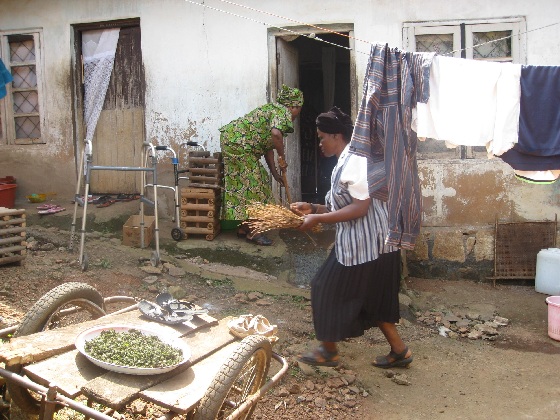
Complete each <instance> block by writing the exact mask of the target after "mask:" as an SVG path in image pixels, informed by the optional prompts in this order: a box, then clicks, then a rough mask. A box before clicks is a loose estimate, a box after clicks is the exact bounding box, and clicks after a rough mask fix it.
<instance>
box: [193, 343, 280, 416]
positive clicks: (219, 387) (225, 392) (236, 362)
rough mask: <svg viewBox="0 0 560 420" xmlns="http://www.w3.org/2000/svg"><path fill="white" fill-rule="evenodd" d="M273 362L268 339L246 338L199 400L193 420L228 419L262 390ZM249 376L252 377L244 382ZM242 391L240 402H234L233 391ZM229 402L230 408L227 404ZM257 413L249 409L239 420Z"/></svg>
mask: <svg viewBox="0 0 560 420" xmlns="http://www.w3.org/2000/svg"><path fill="white" fill-rule="evenodd" d="M271 358H272V345H271V344H270V341H268V339H267V338H266V337H263V336H259V335H250V336H248V337H245V338H244V339H243V340H242V341H241V342H240V343H239V346H238V347H237V349H236V350H235V351H234V352H233V354H232V355H231V356H230V357H229V358H228V359H227V360H226V361H225V362H224V364H223V365H222V367H221V368H220V371H219V372H218V374H217V375H216V376H215V377H214V379H213V381H212V383H211V384H210V386H209V387H208V390H207V391H206V393H205V394H204V397H202V399H201V400H200V403H199V405H198V407H197V409H196V412H195V414H194V419H195V420H210V419H223V418H226V417H227V416H228V415H229V414H230V413H231V412H233V411H234V410H235V408H236V407H238V406H239V405H241V404H242V403H243V402H244V401H245V400H246V399H247V398H248V397H249V396H250V395H252V394H254V393H255V392H257V391H258V390H259V389H260V388H261V387H262V386H263V384H264V383H265V381H266V375H267V374H268V369H269V368H270V360H271ZM247 373H249V374H250V376H249V377H248V378H244V375H246V374H247ZM245 379H248V382H247V383H243V380H245ZM240 381H241V385H242V386H241V387H239V386H236V385H239V384H240ZM239 388H241V390H242V392H241V396H240V398H239V399H237V398H234V397H235V395H234V394H232V391H233V392H234V393H235V392H238V390H239ZM228 397H230V398H228ZM226 400H228V403H229V405H228V404H225V402H226ZM254 409H255V405H253V406H252V407H249V408H248V409H247V410H246V411H245V412H244V413H243V415H242V416H241V417H240V418H242V419H248V418H250V417H251V415H252V414H253V411H254ZM228 410H229V411H228Z"/></svg>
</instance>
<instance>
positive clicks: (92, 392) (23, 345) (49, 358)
mask: <svg viewBox="0 0 560 420" xmlns="http://www.w3.org/2000/svg"><path fill="white" fill-rule="evenodd" d="M229 319H231V317H228V318H224V319H222V320H220V321H218V320H216V319H215V318H213V317H211V316H208V315H197V316H195V317H194V319H193V320H192V321H190V322H186V323H183V324H178V325H164V324H160V323H157V322H153V321H149V320H147V319H146V318H145V317H143V316H142V314H141V313H140V311H138V310H136V309H134V310H131V311H129V312H125V313H120V314H114V315H111V314H110V315H107V316H104V317H102V318H99V319H97V320H92V321H87V322H84V323H80V324H75V325H71V326H68V327H64V328H60V329H56V330H47V331H44V332H40V333H36V334H32V335H28V336H24V337H17V338H14V339H12V340H11V341H10V342H9V343H6V344H4V345H0V362H3V363H4V364H5V366H6V367H9V366H13V365H22V366H23V371H22V374H23V373H24V374H25V375H26V376H27V377H28V378H29V379H31V380H32V381H33V382H34V383H36V384H39V385H42V386H44V387H46V388H51V389H52V388H53V387H56V391H58V393H59V394H62V395H63V396H65V397H67V398H68V399H71V400H74V399H75V398H76V397H78V396H85V397H87V398H88V399H89V400H92V401H95V402H97V403H100V404H102V405H103V406H106V407H109V408H112V409H114V410H120V409H122V408H123V407H124V406H125V405H126V404H128V403H130V402H132V401H133V400H135V399H138V398H141V399H143V400H146V401H150V402H153V403H155V404H157V405H159V406H161V407H164V408H167V409H169V410H171V411H173V412H176V413H179V414H186V413H189V412H191V411H192V410H193V408H194V407H195V406H196V405H197V404H198V402H199V401H200V399H201V398H202V397H203V396H204V393H205V392H206V390H207V389H208V387H209V385H210V383H211V382H212V380H213V378H214V376H215V375H216V373H217V372H218V370H219V369H220V367H221V366H222V363H223V362H224V361H225V359H226V358H227V357H228V356H229V355H230V354H232V352H233V351H234V350H235V349H236V347H237V346H238V339H236V337H234V336H233V335H231V334H230V332H229V329H228V327H227V322H228V321H229ZM106 324H127V325H132V326H138V327H144V328H150V329H152V330H157V331H162V332H165V333H166V334H169V335H170V336H171V337H176V338H178V339H180V340H182V341H185V342H186V343H187V344H188V345H189V346H190V348H191V351H192V356H191V358H190V360H189V361H188V362H187V363H185V364H183V365H181V366H179V367H178V368H176V369H174V370H172V371H171V372H167V373H163V374H159V375H150V376H136V375H126V374H121V373H117V372H109V371H107V370H104V369H102V368H100V367H97V366H96V365H94V364H93V363H91V362H90V361H89V360H87V358H85V357H84V356H83V355H82V354H81V353H79V352H78V351H77V350H76V348H75V345H74V341H75V339H76V337H77V335H78V334H79V333H80V332H82V331H84V330H86V329H88V328H90V327H93V326H96V325H106ZM0 376H2V371H1V370H0ZM84 407H85V406H84ZM99 418H107V417H103V416H100V417H99Z"/></svg>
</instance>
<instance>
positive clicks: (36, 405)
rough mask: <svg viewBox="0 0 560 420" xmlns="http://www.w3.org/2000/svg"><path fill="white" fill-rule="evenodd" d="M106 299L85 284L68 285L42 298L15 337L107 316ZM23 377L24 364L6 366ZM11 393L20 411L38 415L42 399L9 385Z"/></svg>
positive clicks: (16, 386) (23, 389)
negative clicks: (104, 300)
mask: <svg viewBox="0 0 560 420" xmlns="http://www.w3.org/2000/svg"><path fill="white" fill-rule="evenodd" d="M103 307H104V305H103V296H101V294H100V293H99V292H98V291H97V290H96V289H95V288H93V287H91V286H90V285H88V284H85V283H65V284H61V285H60V286H57V287H55V288H54V289H52V290H50V291H49V292H47V293H46V294H45V295H43V296H42V297H41V298H40V299H39V300H38V301H37V302H35V304H34V305H33V306H32V307H31V309H30V310H29V311H28V312H27V313H26V314H25V316H24V317H23V320H22V321H21V324H20V325H19V326H18V329H17V330H16V331H15V332H14V337H22V336H25V335H29V334H33V333H36V332H39V331H45V330H52V329H56V328H62V327H65V326H67V325H72V324H76V323H79V322H84V321H87V320H90V319H97V318H99V317H101V316H103V315H105V310H104V309H103ZM6 369H7V370H9V371H11V372H14V373H17V374H21V371H22V369H23V365H21V364H17V365H11V366H6ZM7 388H8V394H9V396H10V398H11V399H12V402H13V403H15V404H16V405H17V406H19V408H20V409H21V410H23V411H25V412H27V413H29V414H39V410H40V403H41V397H40V395H38V394H36V393H34V392H32V391H29V390H28V389H27V388H24V387H22V386H20V385H17V384H14V383H8V384H7Z"/></svg>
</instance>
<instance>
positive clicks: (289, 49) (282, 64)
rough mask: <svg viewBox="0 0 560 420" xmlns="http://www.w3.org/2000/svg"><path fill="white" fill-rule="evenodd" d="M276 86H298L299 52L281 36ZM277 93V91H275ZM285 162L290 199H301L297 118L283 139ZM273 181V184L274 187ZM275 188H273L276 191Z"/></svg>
mask: <svg viewBox="0 0 560 420" xmlns="http://www.w3.org/2000/svg"><path fill="white" fill-rule="evenodd" d="M276 60H277V61H276V63H277V68H278V71H277V78H278V81H277V86H278V89H279V88H280V87H281V86H282V84H286V85H288V86H290V87H299V52H298V50H297V48H296V47H294V46H292V45H290V43H289V42H288V41H285V40H283V39H282V38H279V37H278V38H276ZM275 94H277V92H276V93H275ZM284 149H285V151H286V162H287V163H288V174H287V178H288V188H289V190H290V196H291V199H292V201H300V200H301V150H300V149H301V147H300V124H299V118H296V120H295V121H294V132H293V133H292V134H288V136H287V137H286V138H285V140H284ZM275 184H276V183H275V182H274V184H273V186H274V187H276V185H275ZM276 190H277V188H274V191H276Z"/></svg>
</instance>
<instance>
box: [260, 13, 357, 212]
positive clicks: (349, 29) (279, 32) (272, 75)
mask: <svg viewBox="0 0 560 420" xmlns="http://www.w3.org/2000/svg"><path fill="white" fill-rule="evenodd" d="M321 28H323V29H324V30H312V29H316V28H312V27H310V26H290V27H289V29H290V30H289V31H288V30H285V29H280V28H269V29H268V34H267V46H268V86H267V100H268V102H273V101H275V100H276V96H277V94H278V88H279V86H278V59H279V54H278V52H277V38H283V39H285V40H286V41H291V40H293V39H295V38H297V36H298V35H296V34H301V35H309V34H312V33H313V34H327V33H332V32H331V31H334V32H340V33H348V35H349V39H348V45H349V48H350V69H349V72H350V86H349V89H350V107H351V109H350V113H351V117H352V119H353V120H354V119H355V118H356V117H357V115H358V88H357V87H358V80H357V77H356V52H355V48H354V47H355V42H354V24H352V23H334V24H323V25H321ZM301 35H300V36H301ZM317 42H320V41H317ZM297 71H298V74H299V69H297ZM304 95H305V93H304ZM295 138H296V144H295V145H293V146H292V147H296V148H297V150H298V151H299V150H300V148H301V138H300V133H296V136H295ZM286 153H287V150H286ZM295 155H297V156H299V153H296V154H295ZM289 164H292V163H291V162H289ZM298 165H299V166H298V167H297V169H296V174H295V176H296V178H298V177H299V178H301V177H300V176H298V174H299V175H301V162H298ZM292 180H293V179H292ZM288 188H290V190H291V191H294V192H299V194H297V193H296V194H292V197H291V198H292V201H301V186H299V188H296V186H295V185H289V186H288ZM278 189H279V188H277V186H276V185H275V182H274V181H273V191H274V193H275V197H276V196H277V195H278V193H277V192H276V191H277V190H278Z"/></svg>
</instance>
